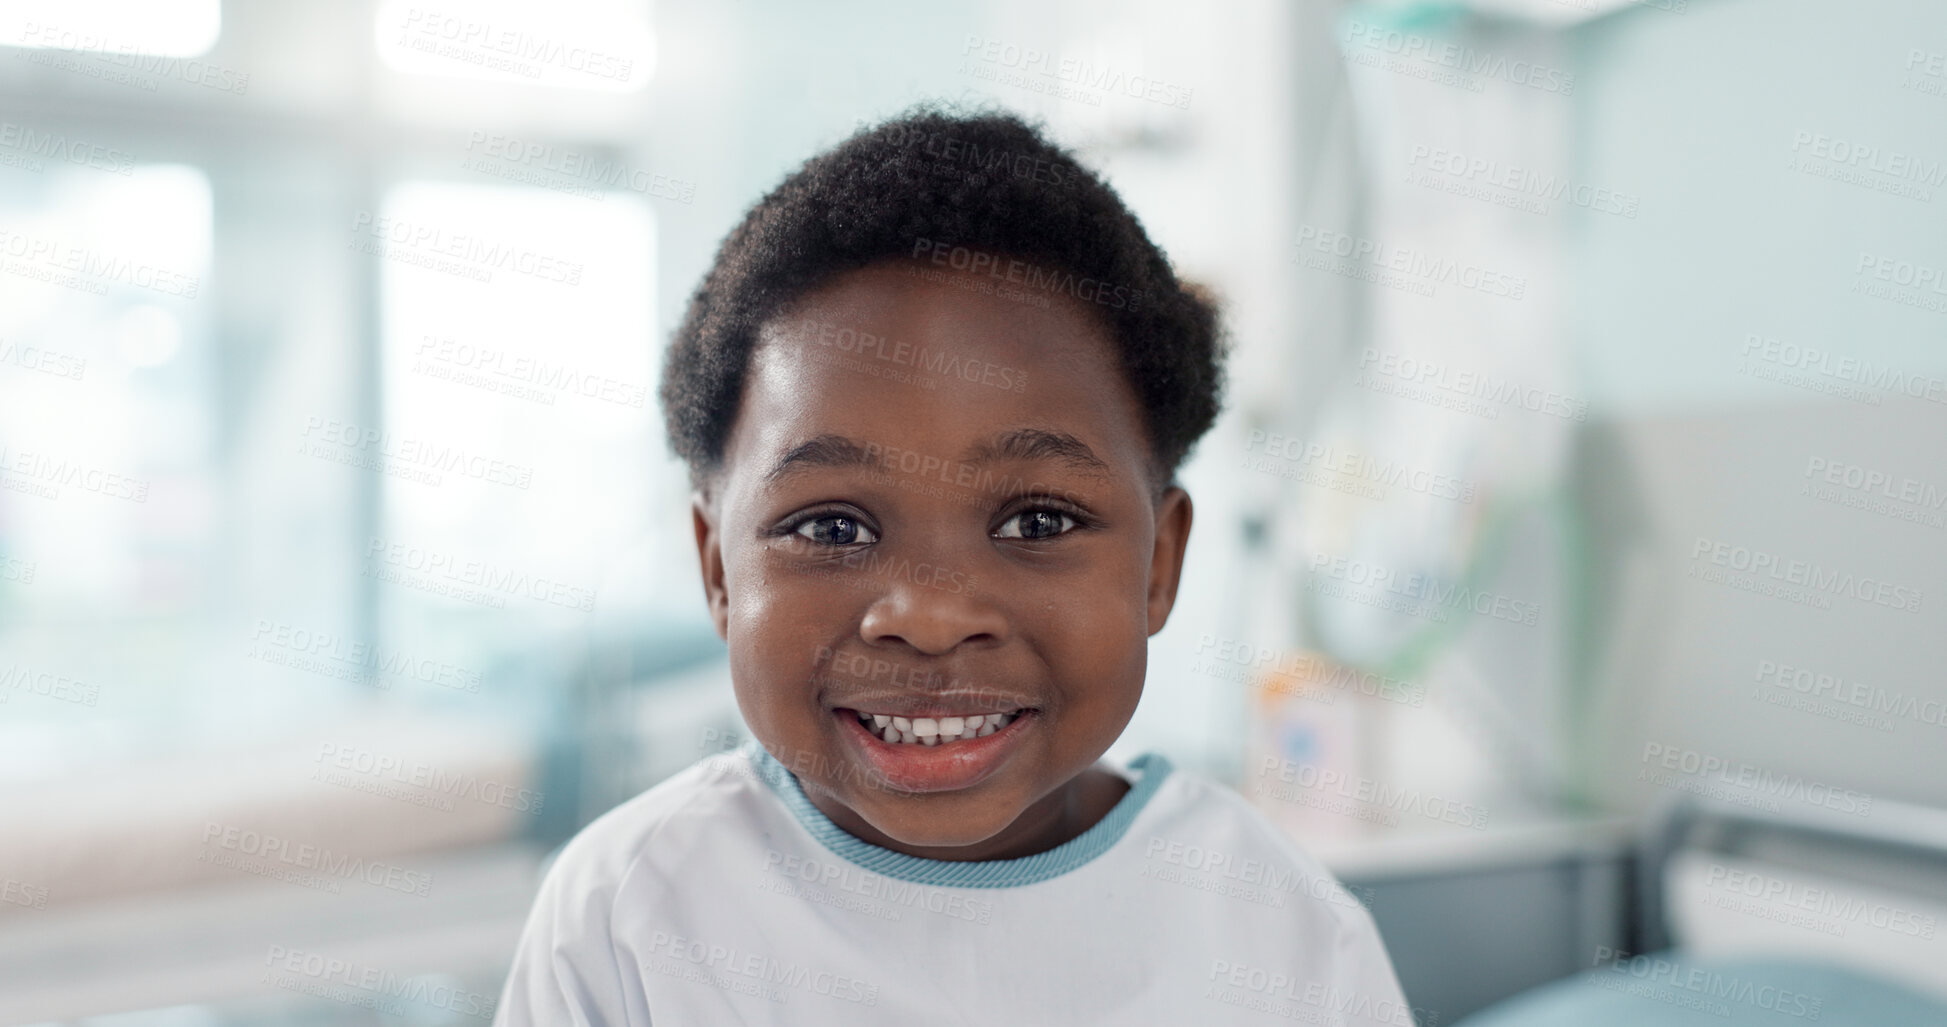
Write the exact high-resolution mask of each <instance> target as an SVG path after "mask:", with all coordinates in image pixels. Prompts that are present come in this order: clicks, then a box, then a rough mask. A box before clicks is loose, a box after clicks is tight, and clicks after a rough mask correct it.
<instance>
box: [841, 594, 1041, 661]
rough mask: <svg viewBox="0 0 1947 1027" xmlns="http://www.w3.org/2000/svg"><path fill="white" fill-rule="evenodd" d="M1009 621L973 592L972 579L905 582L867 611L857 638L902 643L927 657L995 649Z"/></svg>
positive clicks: (996, 608) (877, 642)
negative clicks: (976, 648) (977, 648)
mask: <svg viewBox="0 0 1947 1027" xmlns="http://www.w3.org/2000/svg"><path fill="white" fill-rule="evenodd" d="M1007 633H1008V632H1007V618H1006V617H1005V616H1004V615H1003V614H1002V612H1001V610H1000V609H999V608H998V607H997V606H996V605H995V604H994V603H993V602H992V601H990V600H989V599H987V598H985V597H983V596H981V595H979V594H978V593H976V592H975V591H974V589H973V585H972V581H971V579H969V578H964V577H962V578H955V579H949V580H948V581H941V582H934V583H928V584H921V583H917V582H913V581H902V582H900V583H898V584H897V585H896V586H895V587H893V588H889V589H887V590H886V591H885V593H884V594H883V595H881V596H879V598H877V599H875V600H873V602H872V605H871V606H869V607H867V608H866V611H865V617H864V618H863V620H861V622H860V624H859V636H860V637H861V638H863V639H865V640H866V641H867V642H871V643H874V644H881V643H888V642H892V641H895V640H897V641H901V642H904V643H906V644H907V645H910V646H912V647H913V648H914V649H916V650H918V651H919V652H921V653H924V654H926V655H928V656H944V655H946V654H947V653H950V652H952V651H953V650H954V649H957V648H959V647H960V646H962V645H968V644H973V645H988V644H997V643H999V642H1000V641H1001V640H1003V639H1005V638H1006V637H1007Z"/></svg>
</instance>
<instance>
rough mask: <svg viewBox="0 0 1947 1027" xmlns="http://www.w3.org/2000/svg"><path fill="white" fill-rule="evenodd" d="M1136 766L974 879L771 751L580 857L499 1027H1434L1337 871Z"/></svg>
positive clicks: (557, 884) (634, 812) (566, 865)
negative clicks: (845, 823) (909, 849)
mask: <svg viewBox="0 0 1947 1027" xmlns="http://www.w3.org/2000/svg"><path fill="white" fill-rule="evenodd" d="M1105 765H1107V764H1106V763H1105ZM1111 769H1115V770H1118V771H1120V772H1121V773H1122V776H1123V777H1125V779H1127V780H1128V781H1129V782H1130V784H1131V787H1130V789H1129V791H1128V793H1127V794H1125V795H1124V796H1123V797H1122V799H1121V801H1120V802H1118V803H1117V804H1116V806H1115V807H1114V808H1113V809H1112V810H1110V811H1109V813H1108V815H1107V816H1105V817H1103V818H1102V820H1101V821H1100V822H1099V823H1097V824H1096V825H1095V826H1093V827H1091V828H1089V829H1088V830H1087V831H1084V832H1083V833H1082V834H1080V835H1078V836H1076V837H1075V838H1073V839H1070V840H1069V841H1067V842H1065V843H1063V844H1062V845H1059V846H1057V847H1055V848H1053V849H1050V850H1048V851H1047V852H1042V853H1038V854H1036V855H1032V856H1025V857H1022V858H1019V859H1006V860H986V861H970V862H954V861H947V860H934V859H922V858H919V857H916V856H909V855H906V854H904V853H900V852H895V851H893V850H891V849H885V848H881V847H879V846H876V845H872V844H870V843H868V842H865V841H861V840H860V839H858V838H856V837H854V836H852V835H850V834H848V833H846V832H845V831H844V830H843V829H841V828H839V827H838V826H837V825H836V824H833V823H832V822H831V820H830V819H829V818H827V817H826V816H825V815H824V814H823V813H822V812H821V811H819V810H818V808H817V807H816V806H814V805H812V803H811V801H810V800H809V799H807V798H806V797H805V794H804V791H803V789H802V788H801V787H800V786H799V784H798V781H797V778H796V777H795V776H794V775H792V774H791V773H790V772H789V771H788V770H787V769H786V768H785V767H784V766H783V765H782V764H780V763H778V762H777V760H776V759H774V758H773V757H772V756H771V755H770V754H769V753H767V752H765V751H764V750H763V749H762V748H761V747H759V746H758V745H757V744H756V743H755V742H754V741H751V742H746V743H745V744H744V746H743V747H742V748H739V749H737V750H736V751H734V752H726V753H721V754H718V755H715V756H711V757H709V758H708V759H705V760H702V761H700V762H698V763H697V764H695V765H694V766H692V767H690V768H688V769H687V770H684V771H682V772H681V773H679V774H677V775H675V776H674V777H671V778H670V779H669V780H667V781H664V782H663V783H662V784H659V785H657V786H656V787H654V788H651V789H649V790H648V791H646V792H644V793H642V794H641V795H639V796H636V797H635V798H634V799H631V800H629V801H628V802H626V803H624V804H622V805H621V806H618V807H617V808H615V809H614V810H612V811H610V812H609V813H607V814H606V815H604V816H602V817H601V818H600V819H598V820H596V821H595V822H594V823H592V824H590V825H589V826H588V827H587V828H585V829H584V830H583V831H582V832H581V833H580V834H579V835H577V836H576V837H575V838H574V840H573V841H571V842H569V843H568V845H567V846H566V847H565V848H564V849H563V850H562V852H561V854H560V856H559V857H558V858H557V859H556V861H555V863H554V865H553V866H552V867H551V868H550V869H549V871H548V873H547V875H546V878H545V880H544V881H543V882H542V885H541V891H540V894H539V896H538V897H537V898H536V899H535V902H534V910H533V912H532V913H531V914H530V915H529V918H528V922H527V927H526V930H525V931H524V933H523V934H522V937H521V941H520V946H519V949H518V951H517V952H516V954H515V958H514V966H513V971H512V974H511V976H510V977H509V978H508V981H507V986H506V988H505V990H504V991H503V992H502V996H501V1002H500V1006H499V1010H498V1016H497V1018H496V1020H495V1023H496V1024H504V1025H521V1027H525V1025H530V1024H531V1025H536V1027H568V1025H578V1027H579V1025H605V1027H625V1025H627V1027H645V1025H648V1024H654V1025H655V1027H725V1025H730V1024H789V1025H793V1027H817V1025H822V1024H846V1025H854V1024H902V1025H909V1024H928V1025H944V1024H968V1025H976V1024H978V1025H987V1027H991V1025H997V1024H998V1025H1005V1027H1033V1025H1040V1024H1048V1025H1051V1027H1076V1025H1083V1024H1126V1025H1149V1024H1160V1025H1172V1027H1174V1025H1185V1024H1192V1025H1197V1027H1211V1025H1216V1024H1269V1023H1292V1022H1298V1023H1311V1024H1331V1025H1340V1024H1344V1025H1359V1027H1365V1025H1377V1024H1384V1025H1387V1027H1412V1025H1413V1014H1412V1011H1411V1010H1409V1009H1408V1007H1407V1005H1406V1002H1405V999H1404V998H1403V997H1402V996H1401V993H1400V988H1399V982H1398V981H1397V979H1396V978H1395V977H1394V976H1393V968H1392V963H1391V961H1390V960H1389V959H1388V958H1387V956H1386V950H1385V948H1384V946H1383V945H1382V944H1381V943H1380V940H1379V932H1378V931H1377V930H1376V929H1375V928H1374V926H1373V922H1372V917H1371V916H1370V915H1369V914H1368V913H1367V912H1366V910H1365V908H1364V907H1363V906H1361V905H1359V903H1358V901H1357V900H1356V899H1354V898H1353V897H1352V896H1351V895H1350V894H1349V893H1348V892H1347V891H1346V890H1345V888H1344V887H1343V886H1341V885H1340V884H1339V883H1338V881H1337V880H1335V879H1334V878H1333V877H1332V876H1331V875H1330V873H1328V872H1327V871H1326V870H1325V869H1324V868H1323V867H1321V866H1320V865H1319V864H1318V862H1317V861H1316V860H1314V859H1313V858H1312V857H1311V856H1310V855H1308V854H1307V853H1305V852H1304V851H1302V850H1300V849H1299V848H1298V847H1297V846H1296V845H1295V844H1293V843H1292V841H1291V840H1290V839H1289V838H1287V837H1286V836H1285V835H1284V834H1283V832H1282V831H1280V830H1279V829H1278V828H1277V827H1276V826H1275V825H1273V824H1272V823H1271V822H1270V821H1269V820H1267V819H1266V818H1265V817H1264V816H1263V815H1262V814H1260V813H1259V812H1258V811H1256V810H1255V809H1252V808H1251V807H1250V805H1249V804H1247V803H1246V802H1245V801H1244V800H1243V798H1242V797H1240V796H1239V795H1237V793H1235V792H1233V791H1231V790H1230V789H1228V788H1225V787H1223V786H1222V785H1219V784H1217V783H1215V782H1213V781H1211V780H1209V779H1208V778H1204V777H1201V776H1199V775H1196V774H1192V773H1188V772H1184V771H1180V770H1173V769H1172V768H1171V766H1170V763H1169V761H1168V760H1166V759H1164V758H1163V757H1162V756H1161V755H1160V754H1157V753H1148V754H1145V755H1143V756H1139V757H1137V758H1136V759H1134V760H1131V761H1130V762H1129V765H1128V766H1127V767H1126V768H1115V767H1111Z"/></svg>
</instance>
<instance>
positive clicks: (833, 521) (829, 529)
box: [791, 514, 879, 546]
mask: <svg viewBox="0 0 1947 1027" xmlns="http://www.w3.org/2000/svg"><path fill="white" fill-rule="evenodd" d="M806 528H810V529H811V530H810V531H809V532H807V531H806V530H805V529H806ZM791 530H792V532H793V533H794V534H797V535H801V536H803V537H805V538H808V539H810V540H811V541H813V542H816V543H818V544H819V545H821V546H849V545H853V544H855V543H859V542H877V541H879V536H877V535H874V534H873V533H872V529H871V528H868V527H866V526H865V525H863V524H861V523H859V521H858V519H857V518H853V517H847V516H845V515H844V514H819V515H817V516H815V517H807V518H805V519H804V520H802V521H799V522H798V523H797V525H796V526H795V527H793V528H792V529H791ZM861 534H863V535H864V536H865V538H863V539H861V538H860V537H859V536H860V535H861Z"/></svg>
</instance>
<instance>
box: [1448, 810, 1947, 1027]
mask: <svg viewBox="0 0 1947 1027" xmlns="http://www.w3.org/2000/svg"><path fill="white" fill-rule="evenodd" d="M1777 805H1778V806H1779V808H1778V809H1755V808H1750V807H1746V806H1739V805H1732V804H1729V803H1724V802H1720V801H1717V800H1711V799H1702V798H1698V797H1694V796H1684V797H1683V798H1682V799H1680V800H1678V801H1676V802H1673V803H1671V804H1669V805H1667V806H1665V807H1664V808H1663V809H1662V811H1661V812H1660V813H1659V815H1658V816H1657V817H1655V818H1654V822H1653V825H1652V829H1651V831H1650V832H1649V834H1648V835H1647V836H1646V837H1645V839H1644V843H1643V846H1642V856H1641V860H1640V862H1639V867H1638V870H1639V874H1640V880H1639V882H1638V883H1639V887H1638V891H1637V895H1638V908H1637V910H1636V920H1637V922H1636V935H1637V937H1638V938H1639V939H1640V940H1639V948H1640V949H1641V950H1642V951H1641V953H1640V954H1635V953H1627V952H1616V951H1611V950H1607V949H1600V950H1598V951H1596V952H1595V953H1593V958H1592V959H1591V960H1590V966H1589V969H1587V970H1585V971H1583V972H1582V973H1579V974H1576V975H1575V976H1573V977H1569V978H1566V979H1564V980H1560V981H1555V982H1553V983H1550V984H1548V985H1545V986H1543V987H1540V988H1535V989H1532V990H1530V991H1527V992H1524V993H1522V994H1520V995H1516V996H1515V997H1513V998H1510V999H1507V1000H1505V1001H1503V1002H1500V1003H1498V1004H1496V1005H1494V1006H1492V1007H1490V1008H1488V1009H1485V1010H1482V1011H1481V1012H1479V1013H1476V1014H1474V1015H1473V1016H1471V1017H1468V1018H1466V1019H1464V1020H1462V1021H1461V1022H1460V1024H1459V1025H1458V1027H1556V1025H1574V1027H1689V1025H1693V1024H1710V1025H1723V1024H1726V1023H1728V1024H1734V1025H1736V1024H1760V1023H1762V1024H1789V1023H1794V1022H1798V1023H1816V1024H1819V1025H1821V1027H1831V1025H1840V1027H1852V1025H1859V1027H1906V1025H1927V1027H1940V1025H1947V941H1943V938H1942V933H1943V931H1942V925H1943V921H1947V811H1943V810H1939V809H1934V808H1930V807H1921V806H1912V805H1904V804H1900V803H1893V802H1886V801H1884V800H1876V801H1874V802H1873V803H1872V805H1871V806H1870V807H1869V808H1867V809H1865V810H1863V811H1862V812H1861V813H1857V814H1848V813H1842V812H1838V811H1836V810H1833V809H1827V808H1823V807H1817V806H1813V805H1811V804H1809V803H1806V804H1801V805H1786V804H1784V803H1783V802H1782V801H1780V802H1778V803H1777ZM1422 1027H1429V1025H1422Z"/></svg>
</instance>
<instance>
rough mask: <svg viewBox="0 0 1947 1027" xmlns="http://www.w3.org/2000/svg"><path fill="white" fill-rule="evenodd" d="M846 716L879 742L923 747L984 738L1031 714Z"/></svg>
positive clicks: (859, 712)
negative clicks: (1024, 715) (857, 722)
mask: <svg viewBox="0 0 1947 1027" xmlns="http://www.w3.org/2000/svg"><path fill="white" fill-rule="evenodd" d="M846 712H849V713H851V714H853V715H854V716H856V717H857V718H858V721H859V725H860V726H861V727H863V728H865V730H866V733H867V734H870V735H872V736H873V737H874V738H877V739H879V740H880V741H883V742H891V743H893V744H895V745H921V746H926V745H945V744H949V743H952V742H963V741H967V740H969V739H973V738H985V737H986V736H988V735H991V734H993V733H994V732H996V731H999V730H1000V729H1002V728H1004V727H1006V726H1007V725H1009V724H1011V723H1013V722H1014V720H1015V719H1016V718H1018V717H1020V716H1022V715H1023V714H1026V713H1030V712H1032V710H1031V709H1029V708H1027V707H1022V708H1021V709H1018V710H1014V711H1013V712H1011V713H984V714H983V713H968V714H961V715H958V716H950V717H897V716H893V715H891V714H887V713H867V712H866V711H864V710H848V711H846Z"/></svg>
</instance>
